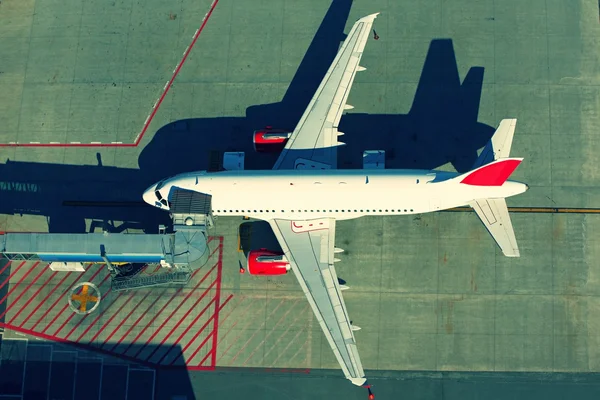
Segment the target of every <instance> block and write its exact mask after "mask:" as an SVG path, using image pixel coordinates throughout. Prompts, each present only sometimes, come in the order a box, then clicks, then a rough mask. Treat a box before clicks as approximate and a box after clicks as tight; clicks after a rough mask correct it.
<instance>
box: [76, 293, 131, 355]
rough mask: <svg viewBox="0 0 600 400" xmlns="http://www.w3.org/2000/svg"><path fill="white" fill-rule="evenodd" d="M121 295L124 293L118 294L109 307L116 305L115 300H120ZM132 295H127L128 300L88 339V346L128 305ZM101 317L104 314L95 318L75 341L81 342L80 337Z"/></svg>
mask: <svg viewBox="0 0 600 400" xmlns="http://www.w3.org/2000/svg"><path fill="white" fill-rule="evenodd" d="M123 293H124V292H120V293H119V295H118V296H117V297H116V298H115V299H114V300H113V302H112V303H110V305H111V306H112V305H113V304H116V303H117V300H118V299H120V298H121V295H123ZM133 295H134V293H131V294H130V295H129V298H128V299H127V300H126V301H124V302H123V304H121V307H119V309H118V310H117V311H115V312H114V313H113V315H112V316H111V317H110V318H109V319H108V321H106V322H105V323H104V325H102V327H101V328H100V329H99V330H98V332H96V334H95V335H94V337H92V338H91V339H90V341H89V343H88V344H92V343H93V342H94V340H96V339H97V338H98V336H100V334H101V333H102V331H103V330H104V329H106V327H107V326H108V324H110V323H111V322H112V320H113V319H115V317H116V316H117V314H119V313H120V312H121V310H122V309H123V308H124V307H125V305H126V304H127V303H129V301H130V300H131V299H132V298H133ZM106 310H108V308H107V309H106ZM102 315H104V312H102V313H101V314H100V315H98V317H96V319H95V320H94V322H92V323H91V324H90V326H89V327H88V328H87V329H86V330H85V332H84V333H83V334H82V335H81V336H80V337H79V339H77V341H80V340H81V338H82V337H83V336H84V335H85V334H86V333H87V332H88V330H89V329H90V327H91V326H93V325H95V324H96V322H98V320H99V319H100V317H101V316H102Z"/></svg>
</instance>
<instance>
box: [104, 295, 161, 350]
mask: <svg viewBox="0 0 600 400" xmlns="http://www.w3.org/2000/svg"><path fill="white" fill-rule="evenodd" d="M150 292H152V290H148V291H147V292H146V295H145V296H144V297H143V298H142V300H140V301H138V303H137V304H136V305H135V307H133V308H132V309H131V311H129V314H127V316H126V317H125V318H123V319H122V320H121V322H119V325H117V327H116V328H115V329H114V330H113V331H112V332H111V333H110V335H108V337H107V338H106V340H105V341H104V342H103V343H102V344H101V345H100V346H104V345H105V344H106V343H107V342H108V341H109V340H110V339H111V338H112V337H113V335H114V334H115V333H117V331H118V330H119V329H121V326H123V324H124V323H125V321H127V319H129V317H131V314H133V312H134V311H135V310H136V309H137V308H138V307H139V306H140V304H142V303H143V302H144V301H145V300H146V298H147V297H148V295H149V294H150Z"/></svg>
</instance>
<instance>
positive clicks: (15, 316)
mask: <svg viewBox="0 0 600 400" xmlns="http://www.w3.org/2000/svg"><path fill="white" fill-rule="evenodd" d="M56 274H58V271H54V272H53V273H52V275H50V277H49V278H48V279H47V280H46V283H44V284H43V285H42V286H40V288H39V289H38V290H36V291H35V293H34V294H32V295H31V296H30V298H29V300H27V303H25V304H24V305H23V307H21V308H20V309H19V311H17V313H16V314H15V315H14V316H13V317H12V318H11V319H10V321H8V323H9V324H12V323H13V321H14V320H15V319H17V317H18V316H19V314H21V312H23V310H25V309H26V308H27V307H28V306H29V304H30V303H31V302H32V301H33V300H35V299H36V297H37V296H38V294H40V292H41V291H42V289H43V288H45V287H46V285H47V284H48V283H50V282H51V281H52V279H54V277H55V276H56ZM65 278H66V277H65ZM37 307H39V305H38V306H37ZM37 307H36V309H35V310H37ZM35 310H34V312H35Z"/></svg>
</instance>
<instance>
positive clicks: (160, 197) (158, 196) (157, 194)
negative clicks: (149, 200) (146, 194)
mask: <svg viewBox="0 0 600 400" xmlns="http://www.w3.org/2000/svg"><path fill="white" fill-rule="evenodd" d="M154 194H155V195H156V198H157V199H158V200H162V199H163V197H162V195H161V194H160V192H159V191H158V190H155V191H154Z"/></svg>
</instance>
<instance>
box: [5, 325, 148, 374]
mask: <svg viewBox="0 0 600 400" xmlns="http://www.w3.org/2000/svg"><path fill="white" fill-rule="evenodd" d="M0 328H4V329H9V330H12V331H15V332H19V333H23V334H26V335H31V336H33V337H37V338H40V339H45V340H49V341H53V342H58V343H66V344H69V345H72V346H74V347H77V348H80V349H84V350H87V351H95V352H98V353H102V354H105V355H108V356H112V357H114V356H115V354H114V353H111V352H109V351H106V350H103V349H101V348H99V347H95V346H90V345H87V344H83V343H77V342H72V341H70V340H65V339H63V338H60V337H57V336H51V335H47V334H45V333H41V332H36V331H33V330H31V329H25V328H21V327H20V326H14V325H8V324H5V323H3V322H0ZM117 356H118V357H120V358H122V359H124V360H127V361H130V362H132V363H135V364H142V365H145V366H148V367H150V368H155V367H156V366H155V365H152V364H148V363H145V362H144V361H142V360H138V359H135V358H133V357H129V356H126V355H122V354H117Z"/></svg>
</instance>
